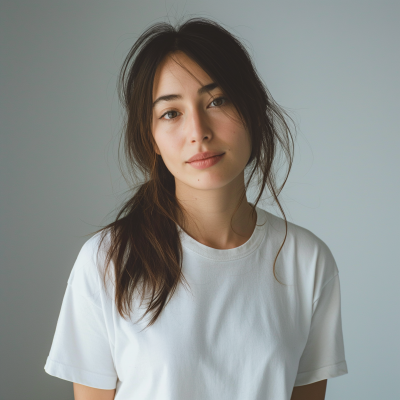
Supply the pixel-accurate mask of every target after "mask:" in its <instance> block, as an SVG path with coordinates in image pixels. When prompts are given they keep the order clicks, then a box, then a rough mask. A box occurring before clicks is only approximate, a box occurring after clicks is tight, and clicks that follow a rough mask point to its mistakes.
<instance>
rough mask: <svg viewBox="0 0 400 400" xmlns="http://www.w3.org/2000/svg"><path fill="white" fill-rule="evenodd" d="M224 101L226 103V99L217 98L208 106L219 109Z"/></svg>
mask: <svg viewBox="0 0 400 400" xmlns="http://www.w3.org/2000/svg"><path fill="white" fill-rule="evenodd" d="M226 101H227V98H226V97H217V98H216V99H214V100H213V101H212V102H211V103H210V105H211V104H214V107H220V106H222V105H224V104H225V103H226Z"/></svg>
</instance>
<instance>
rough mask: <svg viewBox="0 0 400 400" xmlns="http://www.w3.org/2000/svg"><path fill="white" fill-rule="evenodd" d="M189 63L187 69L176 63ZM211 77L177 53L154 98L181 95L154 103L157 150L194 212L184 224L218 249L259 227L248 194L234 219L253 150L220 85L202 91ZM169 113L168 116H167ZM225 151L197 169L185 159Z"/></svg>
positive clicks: (162, 74) (164, 67)
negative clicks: (219, 158)
mask: <svg viewBox="0 0 400 400" xmlns="http://www.w3.org/2000/svg"><path fill="white" fill-rule="evenodd" d="M174 59H175V60H176V61H177V62H179V63H180V64H182V65H184V67H186V68H187V69H188V70H189V71H190V73H192V74H193V75H194V76H195V77H196V78H197V79H198V80H199V81H200V82H198V81H197V80H196V79H195V78H194V77H193V76H192V75H191V74H190V73H189V72H188V71H186V70H185V69H184V68H182V66H181V65H179V64H177V63H176V62H175V61H174ZM212 82H213V81H212V79H211V78H210V77H209V76H208V74H206V73H205V71H204V70H203V69H202V68H200V67H199V66H198V65H197V64H196V63H195V62H194V61H192V60H191V59H190V58H189V57H188V56H186V55H185V54H184V53H180V52H178V53H175V54H174V55H173V56H172V57H168V58H166V59H165V60H164V62H163V63H162V64H161V65H160V67H159V69H158V71H157V73H156V76H155V79H154V85H153V101H155V100H156V99H158V98H159V97H160V96H165V95H171V94H175V95H179V96H180V98H178V99H172V100H169V101H159V102H157V103H156V104H155V106H154V107H153V121H152V132H153V137H154V139H155V142H156V146H155V151H156V153H157V154H160V155H161V157H162V159H163V161H164V163H165V165H166V167H167V168H168V170H169V171H170V172H171V173H172V175H173V176H174V177H175V185H176V197H177V199H178V201H180V203H181V204H182V206H183V208H184V209H185V210H186V212H187V213H188V214H189V221H188V223H187V225H186V226H185V227H184V228H185V229H186V231H187V232H188V234H189V235H190V236H192V237H193V238H194V239H195V240H197V241H198V242H200V243H202V244H204V245H206V246H209V247H212V248H216V249H231V248H234V247H238V246H240V245H242V244H243V243H245V242H246V241H247V240H248V239H249V238H250V236H251V234H252V233H253V231H254V228H255V223H256V220H255V217H254V218H251V207H250V205H249V204H248V202H247V199H246V198H245V199H244V201H243V202H242V204H241V205H240V208H239V209H238V211H237V212H236V214H235V217H234V219H233V221H232V225H233V227H234V230H235V231H236V232H235V231H234V230H233V229H232V228H231V226H230V220H231V217H232V215H233V212H234V209H235V207H236V204H237V202H238V200H239V197H240V193H241V191H243V190H244V168H245V166H246V163H247V161H248V160H249V157H250V153H251V143H250V136H249V133H248V132H247V130H246V129H245V128H244V126H243V125H242V124H241V123H240V121H239V118H238V114H237V112H236V110H235V108H234V107H233V105H232V104H231V103H230V102H229V99H227V98H225V99H219V100H218V98H220V97H221V96H224V93H223V92H222V90H221V89H220V88H218V87H217V88H215V89H213V90H211V92H210V93H211V94H209V93H207V92H204V93H201V94H199V93H198V90H199V89H200V88H201V87H202V86H205V85H208V84H210V83H212ZM166 113H167V114H166ZM209 150H210V151H218V152H225V155H224V156H223V158H222V160H221V161H219V163H217V164H215V165H213V166H211V167H209V168H206V169H203V170H199V169H195V168H193V167H192V166H191V165H190V164H188V163H186V161H187V160H188V159H189V158H190V157H192V156H193V155H195V154H197V153H199V152H204V151H209Z"/></svg>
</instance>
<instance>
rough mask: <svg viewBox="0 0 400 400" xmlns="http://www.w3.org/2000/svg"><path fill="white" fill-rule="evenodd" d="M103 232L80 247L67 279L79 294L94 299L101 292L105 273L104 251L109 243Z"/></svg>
mask: <svg viewBox="0 0 400 400" xmlns="http://www.w3.org/2000/svg"><path fill="white" fill-rule="evenodd" d="M102 233H103V232H99V233H96V234H94V235H93V236H92V237H91V238H90V239H88V240H86V242H84V244H83V245H82V247H81V249H80V251H79V253H78V256H77V258H76V261H75V263H74V265H73V267H72V270H71V274H70V276H69V279H68V285H70V286H72V287H73V288H74V289H75V290H77V291H78V292H79V293H80V294H82V295H84V296H89V297H92V298H95V297H97V296H98V294H99V292H100V290H101V284H102V279H103V274H104V271H105V254H106V252H105V250H106V248H107V245H108V243H109V235H108V234H105V236H104V240H102V239H103V237H102V236H103V235H102Z"/></svg>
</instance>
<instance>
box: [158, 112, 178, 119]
mask: <svg viewBox="0 0 400 400" xmlns="http://www.w3.org/2000/svg"><path fill="white" fill-rule="evenodd" d="M177 114H178V113H177V111H167V112H166V113H165V114H163V115H162V117H161V118H164V117H165V116H167V118H165V119H174V118H176V117H177Z"/></svg>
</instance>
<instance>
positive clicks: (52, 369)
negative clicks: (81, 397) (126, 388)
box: [44, 358, 117, 390]
mask: <svg viewBox="0 0 400 400" xmlns="http://www.w3.org/2000/svg"><path fill="white" fill-rule="evenodd" d="M44 370H45V371H46V373H48V374H49V375H52V376H55V377H56V378H60V379H64V380H66V381H70V382H75V383H79V384H81V385H85V386H89V387H93V388H96V389H106V390H107V389H109V390H110V389H115V388H116V387H117V376H111V375H102V374H98V373H95V372H91V371H85V370H82V369H80V368H76V367H71V366H69V365H65V364H62V363H59V362H57V361H53V360H50V358H47V361H46V365H45V366H44Z"/></svg>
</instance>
